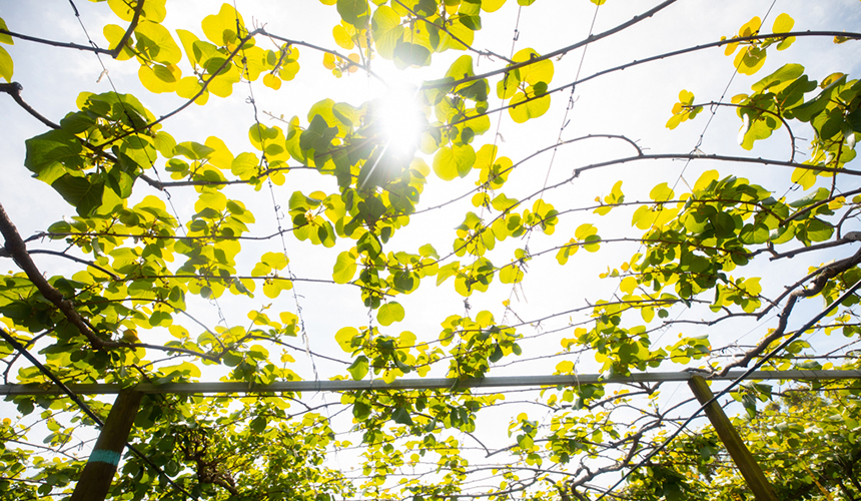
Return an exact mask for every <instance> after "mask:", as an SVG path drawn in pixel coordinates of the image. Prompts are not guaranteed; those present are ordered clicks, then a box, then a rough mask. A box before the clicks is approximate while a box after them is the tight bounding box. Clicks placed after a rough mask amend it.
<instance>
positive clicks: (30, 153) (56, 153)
mask: <svg viewBox="0 0 861 501" xmlns="http://www.w3.org/2000/svg"><path fill="white" fill-rule="evenodd" d="M25 144H26V146H27V156H26V158H25V159H24V166H25V167H27V168H28V169H30V170H31V171H32V172H33V173H34V174H36V177H37V178H39V179H41V180H43V181H45V182H46V183H53V182H54V180H55V179H57V178H58V177H60V176H61V175H62V174H63V172H64V171H65V170H66V169H69V170H80V169H81V168H83V160H82V158H81V151H82V150H83V147H82V146H81V143H80V142H78V140H77V138H76V137H75V136H74V135H72V134H71V133H69V132H67V131H65V130H51V131H48V132H46V133H44V134H40V135H38V136H36V137H33V138H30V139H28V140H27V141H25Z"/></svg>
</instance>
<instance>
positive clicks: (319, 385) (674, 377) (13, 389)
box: [0, 370, 861, 396]
mask: <svg viewBox="0 0 861 501" xmlns="http://www.w3.org/2000/svg"><path fill="white" fill-rule="evenodd" d="M744 372H745V371H730V372H729V373H727V374H725V375H718V374H715V375H713V376H706V374H704V373H700V372H696V371H694V372H686V371H682V372H644V373H637V374H631V375H629V376H610V377H605V376H602V375H601V374H581V375H579V376H509V377H487V378H473V379H451V378H427V379H396V380H395V381H392V382H391V383H386V382H384V381H382V380H362V381H349V380H345V381H279V382H276V383H271V384H249V383H242V382H235V383H224V382H196V383H164V384H151V383H140V384H138V385H137V386H135V390H137V391H139V392H141V393H147V394H151V395H152V394H186V395H187V394H208V393H212V394H231V393H246V394H250V393H281V392H302V391H312V392H313V391H325V392H337V391H387V390H463V389H468V388H514V387H533V388H536V389H537V388H546V387H552V386H562V387H578V386H582V385H586V384H597V385H603V384H629V383H662V382H686V381H688V380H690V379H691V377H693V376H695V375H701V376H703V377H706V378H707V379H709V380H710V381H733V380H735V379H737V378H739V377H741V376H743V375H744ZM745 379H746V380H752V381H765V380H787V381H789V380H792V381H817V380H838V379H861V370H846V371H841V370H790V371H754V372H752V373H750V374H749V375H748V376H747V377H746V378H745ZM66 386H67V387H68V388H69V389H70V390H72V391H73V392H74V393H76V394H79V395H115V394H118V393H119V392H120V390H121V389H122V387H121V386H120V385H118V384H69V385H66ZM61 393H62V390H61V389H60V388H59V387H58V386H55V385H51V384H44V385H41V384H9V385H0V395H5V396H12V395H58V394H61Z"/></svg>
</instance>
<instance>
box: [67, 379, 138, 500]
mask: <svg viewBox="0 0 861 501" xmlns="http://www.w3.org/2000/svg"><path fill="white" fill-rule="evenodd" d="M142 396H143V394H141V393H140V392H137V391H134V390H122V391H120V394H119V396H117V400H116V401H115V402H114V406H113V407H111V412H110V413H109V414H108V420H107V421H105V426H104V427H103V428H102V432H101V433H100V434H99V439H98V440H97V441H96V448H95V449H94V450H93V452H92V454H90V459H89V460H88V461H87V464H86V466H84V471H83V472H81V478H80V480H78V485H76V486H75V492H74V493H72V499H71V501H104V499H105V496H107V495H108V490H110V488H111V481H112V480H113V478H114V473H116V472H117V464H118V463H119V462H120V456H121V455H122V453H123V449H124V448H125V446H126V442H127V441H128V438H129V432H130V431H131V429H132V424H134V420H135V416H136V415H137V412H138V407H140V403H141V397H142Z"/></svg>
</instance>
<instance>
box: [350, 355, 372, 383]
mask: <svg viewBox="0 0 861 501" xmlns="http://www.w3.org/2000/svg"><path fill="white" fill-rule="evenodd" d="M347 372H349V373H350V375H351V376H353V380H354V381H359V380H361V379H362V378H364V377H365V376H366V375H367V374H368V357H366V356H364V355H359V357H358V358H356V360H354V361H353V363H352V364H351V365H350V366H349V367H347Z"/></svg>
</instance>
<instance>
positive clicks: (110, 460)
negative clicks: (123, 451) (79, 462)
mask: <svg viewBox="0 0 861 501" xmlns="http://www.w3.org/2000/svg"><path fill="white" fill-rule="evenodd" d="M89 462H90V463H107V464H109V465H111V466H116V465H118V464H119V462H120V453H119V452H114V451H108V450H105V449H96V450H94V451H93V453H92V454H90V459H89Z"/></svg>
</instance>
